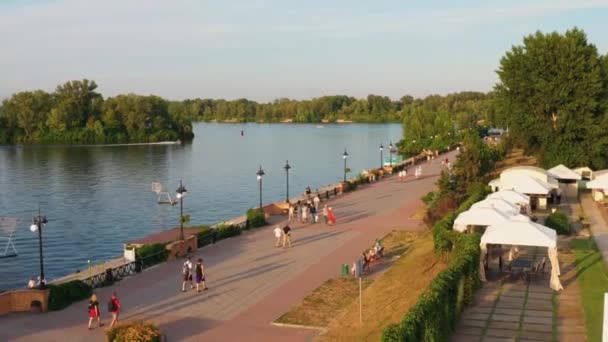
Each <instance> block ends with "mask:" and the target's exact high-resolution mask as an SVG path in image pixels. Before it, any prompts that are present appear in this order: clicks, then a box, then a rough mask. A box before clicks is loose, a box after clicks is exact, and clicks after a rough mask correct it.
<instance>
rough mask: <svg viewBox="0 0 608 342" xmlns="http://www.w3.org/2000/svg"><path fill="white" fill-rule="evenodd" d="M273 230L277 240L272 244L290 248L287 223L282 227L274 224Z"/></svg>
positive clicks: (289, 233)
mask: <svg viewBox="0 0 608 342" xmlns="http://www.w3.org/2000/svg"><path fill="white" fill-rule="evenodd" d="M273 232H274V237H275V238H276V239H277V242H276V243H275V244H274V246H275V247H281V246H283V248H285V247H289V248H291V228H290V227H289V225H288V224H286V225H285V227H283V228H281V227H279V226H276V227H275V228H274V230H273Z"/></svg>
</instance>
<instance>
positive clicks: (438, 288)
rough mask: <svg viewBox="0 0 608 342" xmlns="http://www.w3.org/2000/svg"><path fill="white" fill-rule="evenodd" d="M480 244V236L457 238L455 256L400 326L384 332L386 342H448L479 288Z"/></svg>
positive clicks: (397, 325)
mask: <svg viewBox="0 0 608 342" xmlns="http://www.w3.org/2000/svg"><path fill="white" fill-rule="evenodd" d="M479 240H480V237H479V235H477V234H461V235H460V236H458V237H457V238H456V241H455V244H456V245H457V247H458V248H455V250H454V255H453V256H452V258H451V261H450V263H449V265H448V267H447V268H446V269H445V270H443V271H441V272H440V273H439V274H438V275H437V277H435V279H434V280H433V282H432V283H431V284H430V286H429V288H428V289H427V290H426V291H425V292H424V293H423V294H422V295H421V296H420V298H419V300H418V302H417V303H416V304H415V305H414V306H413V307H412V308H410V310H409V311H408V313H407V314H406V315H405V317H404V318H403V320H402V321H401V322H400V323H399V324H391V325H389V326H387V327H386V328H384V330H383V331H382V341H391V342H392V341H447V340H449V337H450V334H451V333H452V331H453V330H454V326H455V324H456V322H457V320H458V315H459V314H460V312H461V311H462V308H463V307H465V306H466V305H468V304H470V303H471V302H472V301H473V294H474V292H475V289H477V288H478V287H479V284H480V282H479V271H478V269H479V268H478V267H479V254H480V250H479Z"/></svg>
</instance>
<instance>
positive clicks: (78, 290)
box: [48, 280, 93, 310]
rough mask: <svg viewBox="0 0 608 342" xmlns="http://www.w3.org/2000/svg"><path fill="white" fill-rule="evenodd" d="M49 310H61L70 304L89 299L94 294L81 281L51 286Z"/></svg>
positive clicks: (49, 286)
mask: <svg viewBox="0 0 608 342" xmlns="http://www.w3.org/2000/svg"><path fill="white" fill-rule="evenodd" d="M48 288H49V289H50V290H51V292H50V293H49V307H48V308H49V310H61V309H63V308H65V307H67V306H69V305H70V304H72V303H74V302H77V301H80V300H83V299H86V298H89V297H90V296H91V294H92V293H93V290H92V289H91V287H90V286H89V285H87V284H85V283H84V282H83V281H81V280H72V281H70V282H67V283H63V284H58V285H55V284H50V285H48Z"/></svg>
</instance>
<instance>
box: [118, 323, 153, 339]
mask: <svg viewBox="0 0 608 342" xmlns="http://www.w3.org/2000/svg"><path fill="white" fill-rule="evenodd" d="M106 337H107V338H108V341H110V342H160V341H161V337H162V332H161V331H160V329H159V328H158V327H156V326H155V325H154V324H151V323H144V322H133V323H127V324H122V325H118V326H116V327H114V328H112V329H109V330H107V331H106Z"/></svg>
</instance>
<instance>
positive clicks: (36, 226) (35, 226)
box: [30, 208, 48, 288]
mask: <svg viewBox="0 0 608 342" xmlns="http://www.w3.org/2000/svg"><path fill="white" fill-rule="evenodd" d="M47 222H48V221H47V219H46V216H42V215H40V208H38V216H34V219H33V220H32V225H31V226H30V230H31V231H32V232H34V233H35V232H38V251H39V252H40V283H39V284H40V288H44V287H45V285H46V281H45V279H44V257H43V256H42V227H44V225H45V224H47Z"/></svg>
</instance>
